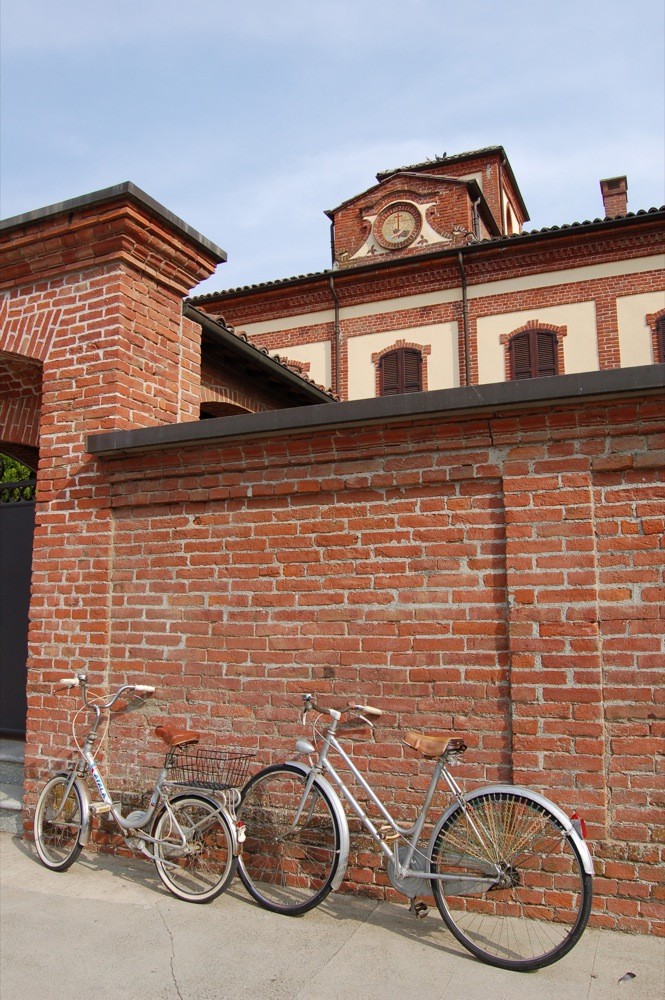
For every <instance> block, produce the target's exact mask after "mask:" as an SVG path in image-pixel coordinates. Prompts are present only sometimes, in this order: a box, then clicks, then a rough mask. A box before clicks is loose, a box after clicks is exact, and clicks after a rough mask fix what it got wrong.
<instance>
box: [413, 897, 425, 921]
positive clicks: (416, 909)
mask: <svg viewBox="0 0 665 1000" xmlns="http://www.w3.org/2000/svg"><path fill="white" fill-rule="evenodd" d="M409 913H413V915H414V917H417V918H418V920H424V919H425V917H426V916H427V914H428V913H429V906H427V904H426V903H423V901H422V899H419V900H418V901H416V900H415V899H412V900H411V902H410V903H409Z"/></svg>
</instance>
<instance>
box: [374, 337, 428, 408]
mask: <svg viewBox="0 0 665 1000" xmlns="http://www.w3.org/2000/svg"><path fill="white" fill-rule="evenodd" d="M404 349H408V350H412V351H418V352H419V354H420V357H421V363H422V369H421V374H422V389H423V391H425V390H426V389H427V387H428V371H427V359H428V357H429V355H430V354H431V353H432V347H431V345H430V344H416V343H415V342H413V341H410V340H396V341H395V342H394V343H393V344H391V345H390V346H389V347H384V348H383V350H381V351H376V352H375V353H374V354H372V364H373V365H374V395H375V396H378V395H380V392H381V359H382V358H385V356H386V354H392V352H393V351H400V350H404Z"/></svg>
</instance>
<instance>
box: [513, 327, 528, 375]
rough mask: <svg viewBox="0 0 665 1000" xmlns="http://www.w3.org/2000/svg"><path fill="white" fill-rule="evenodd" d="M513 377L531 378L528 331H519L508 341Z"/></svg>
mask: <svg viewBox="0 0 665 1000" xmlns="http://www.w3.org/2000/svg"><path fill="white" fill-rule="evenodd" d="M510 356H511V369H512V373H513V378H531V377H532V372H531V343H530V338H529V334H528V333H520V334H518V335H517V337H513V339H512V340H511V341H510Z"/></svg>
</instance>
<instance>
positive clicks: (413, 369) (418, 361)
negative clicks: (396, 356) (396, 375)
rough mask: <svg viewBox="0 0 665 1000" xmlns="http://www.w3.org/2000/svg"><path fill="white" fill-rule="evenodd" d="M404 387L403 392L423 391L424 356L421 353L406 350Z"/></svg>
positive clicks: (404, 352) (404, 355) (404, 354)
mask: <svg viewBox="0 0 665 1000" xmlns="http://www.w3.org/2000/svg"><path fill="white" fill-rule="evenodd" d="M402 354H403V362H404V364H403V369H404V371H403V375H404V385H403V388H402V392H420V391H421V390H422V356H421V354H420V351H414V350H409V349H405V350H404V351H403V352H402Z"/></svg>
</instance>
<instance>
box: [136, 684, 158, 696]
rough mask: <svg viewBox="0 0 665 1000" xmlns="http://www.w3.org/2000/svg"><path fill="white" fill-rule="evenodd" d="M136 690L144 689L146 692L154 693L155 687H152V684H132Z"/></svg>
mask: <svg viewBox="0 0 665 1000" xmlns="http://www.w3.org/2000/svg"><path fill="white" fill-rule="evenodd" d="M132 687H133V688H134V690H135V691H143V692H144V693H145V694H154V693H155V688H154V687H151V686H150V684H132Z"/></svg>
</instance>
